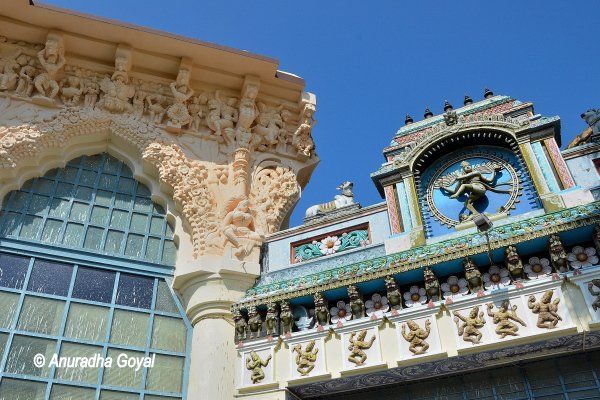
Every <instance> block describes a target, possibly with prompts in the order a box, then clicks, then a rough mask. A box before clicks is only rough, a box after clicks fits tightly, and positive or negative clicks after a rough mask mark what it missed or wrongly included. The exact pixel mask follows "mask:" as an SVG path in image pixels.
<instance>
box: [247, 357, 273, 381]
mask: <svg viewBox="0 0 600 400" xmlns="http://www.w3.org/2000/svg"><path fill="white" fill-rule="evenodd" d="M269 361H271V355H269V356H268V357H267V358H266V359H264V360H263V359H262V358H261V357H260V356H259V355H258V353H256V352H255V351H254V350H253V351H251V352H250V355H249V356H248V357H247V358H246V369H247V370H248V371H252V375H250V379H251V380H252V383H253V384H257V383H259V382H260V381H262V380H263V379H265V372H264V371H263V368H264V367H266V366H267V365H269Z"/></svg>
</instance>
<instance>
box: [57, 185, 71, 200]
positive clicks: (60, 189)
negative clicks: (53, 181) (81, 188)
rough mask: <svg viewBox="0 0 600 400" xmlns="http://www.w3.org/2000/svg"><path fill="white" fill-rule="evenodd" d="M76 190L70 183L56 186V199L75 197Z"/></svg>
mask: <svg viewBox="0 0 600 400" xmlns="http://www.w3.org/2000/svg"><path fill="white" fill-rule="evenodd" d="M74 189H75V187H74V186H73V185H71V184H70V183H64V182H59V183H58V186H56V193H55V197H62V198H65V199H69V198H70V197H72V196H73V193H74Z"/></svg>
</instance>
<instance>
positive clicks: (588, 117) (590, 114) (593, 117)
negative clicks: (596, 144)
mask: <svg viewBox="0 0 600 400" xmlns="http://www.w3.org/2000/svg"><path fill="white" fill-rule="evenodd" d="M581 118H583V120H584V121H585V123H586V124H588V126H589V127H590V128H592V135H600V109H594V108H590V109H589V110H587V111H586V112H584V113H583V114H581Z"/></svg>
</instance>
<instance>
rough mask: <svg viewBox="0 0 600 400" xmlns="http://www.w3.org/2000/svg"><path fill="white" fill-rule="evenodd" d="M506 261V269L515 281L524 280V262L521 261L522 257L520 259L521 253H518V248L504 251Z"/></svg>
mask: <svg viewBox="0 0 600 400" xmlns="http://www.w3.org/2000/svg"><path fill="white" fill-rule="evenodd" d="M504 254H505V260H506V268H507V269H508V272H510V275H511V276H512V277H513V279H522V278H523V268H524V267H523V262H522V261H521V257H519V253H518V252H517V248H516V247H515V246H508V247H507V248H506V250H504Z"/></svg>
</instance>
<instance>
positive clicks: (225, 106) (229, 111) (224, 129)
mask: <svg viewBox="0 0 600 400" xmlns="http://www.w3.org/2000/svg"><path fill="white" fill-rule="evenodd" d="M236 101H237V100H236V98H235V97H230V98H228V99H225V100H223V99H221V92H220V91H219V90H217V91H215V97H214V98H213V99H210V100H208V117H207V120H206V122H207V125H208V127H209V128H210V129H211V130H212V131H213V133H214V134H215V136H216V137H217V141H218V142H219V143H225V144H226V145H229V143H231V141H232V140H233V126H234V125H235V123H236V122H237V120H238V110H237V109H236V108H235V103H236Z"/></svg>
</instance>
